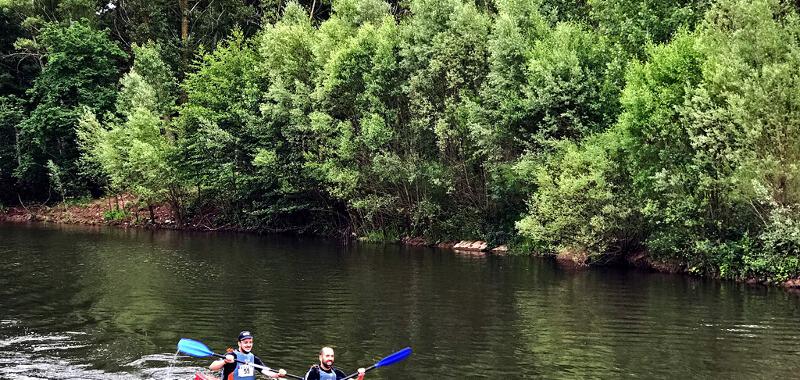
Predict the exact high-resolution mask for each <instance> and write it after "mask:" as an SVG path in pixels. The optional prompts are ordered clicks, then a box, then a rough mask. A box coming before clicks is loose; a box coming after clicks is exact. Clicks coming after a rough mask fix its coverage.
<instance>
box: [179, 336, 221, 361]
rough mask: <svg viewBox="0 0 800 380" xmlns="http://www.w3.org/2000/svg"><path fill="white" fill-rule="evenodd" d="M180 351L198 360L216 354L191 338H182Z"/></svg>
mask: <svg viewBox="0 0 800 380" xmlns="http://www.w3.org/2000/svg"><path fill="white" fill-rule="evenodd" d="M178 351H180V352H183V353H184V354H186V355H189V356H194V357H196V358H204V357H206V356H211V355H213V354H214V353H213V352H212V351H211V349H210V348H208V346H206V345H205V344H203V343H202V342H198V341H196V340H194V339H189V338H182V339H181V340H179V341H178Z"/></svg>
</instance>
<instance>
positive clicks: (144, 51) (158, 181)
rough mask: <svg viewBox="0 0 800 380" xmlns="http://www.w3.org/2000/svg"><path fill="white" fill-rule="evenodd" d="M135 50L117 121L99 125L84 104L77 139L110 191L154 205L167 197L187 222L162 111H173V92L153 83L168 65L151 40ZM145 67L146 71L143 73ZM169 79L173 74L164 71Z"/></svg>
mask: <svg viewBox="0 0 800 380" xmlns="http://www.w3.org/2000/svg"><path fill="white" fill-rule="evenodd" d="M134 51H136V52H137V56H136V60H135V63H134V67H133V69H132V70H131V71H130V72H129V73H127V74H125V76H124V77H123V78H122V79H121V80H120V84H121V87H122V89H121V91H120V95H119V100H118V102H117V112H118V114H119V115H120V118H119V119H112V120H109V121H108V122H106V123H101V122H100V121H98V119H97V118H96V117H95V115H94V113H93V112H92V111H91V110H90V109H88V108H86V109H85V110H84V113H83V115H82V117H81V120H80V129H79V131H78V137H79V139H80V146H81V148H82V150H83V151H84V153H85V156H84V159H85V160H87V161H89V162H91V163H94V164H97V165H99V166H100V167H101V168H102V171H103V173H105V175H106V176H107V177H108V179H109V185H110V188H111V190H112V191H127V192H131V193H133V194H135V195H137V196H139V197H140V198H141V199H142V200H143V201H144V202H145V203H147V204H148V206H150V213H151V214H150V217H151V220H152V221H153V222H155V217H154V215H153V209H152V206H153V205H154V204H155V203H157V202H161V201H164V200H166V201H167V202H168V203H169V204H170V206H171V208H172V211H173V215H174V216H175V220H176V221H177V223H178V224H179V225H180V224H182V222H183V213H182V207H183V206H182V201H183V199H184V198H185V195H184V193H185V191H184V189H183V186H182V184H181V182H180V180H179V177H178V176H177V171H176V165H175V162H174V161H173V159H174V156H175V155H174V152H175V149H176V148H175V143H174V140H175V137H174V134H172V133H170V129H169V124H168V122H167V121H168V120H167V119H166V118H165V117H164V116H165V115H164V114H163V113H162V112H164V111H165V110H169V106H170V105H171V102H172V101H174V93H169V92H165V91H166V90H167V89H168V88H169V86H168V85H167V86H164V84H163V83H160V82H157V83H159V85H160V86H162V88H161V89H160V90H162V91H159V90H157V89H156V88H154V86H153V85H151V84H150V83H152V82H156V81H157V80H158V79H159V78H158V76H155V77H150V78H147V77H145V76H143V75H142V73H144V74H150V75H156V74H161V73H160V72H159V71H158V70H154V69H157V68H161V69H164V68H165V66H164V63H163V62H162V61H161V60H160V58H159V57H158V50H157V47H156V46H155V45H153V44H149V45H145V46H142V47H138V46H137V47H134ZM139 71H141V72H142V73H140V72H139ZM166 76H167V77H168V78H171V76H170V75H168V73H167V75H166Z"/></svg>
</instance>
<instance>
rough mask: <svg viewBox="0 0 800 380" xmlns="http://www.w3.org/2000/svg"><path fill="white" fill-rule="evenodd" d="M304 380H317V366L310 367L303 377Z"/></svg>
mask: <svg viewBox="0 0 800 380" xmlns="http://www.w3.org/2000/svg"><path fill="white" fill-rule="evenodd" d="M303 379H304V380H319V369H317V366H311V368H310V369H309V370H308V372H306V375H305V376H304V377H303Z"/></svg>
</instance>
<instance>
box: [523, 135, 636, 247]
mask: <svg viewBox="0 0 800 380" xmlns="http://www.w3.org/2000/svg"><path fill="white" fill-rule="evenodd" d="M620 141H621V138H620V136H617V135H615V134H614V133H612V132H609V133H604V134H600V135H596V136H593V137H590V138H588V139H587V140H586V141H584V142H583V143H582V144H581V145H580V146H579V145H576V144H575V143H573V142H570V141H561V142H559V143H558V145H557V147H558V149H557V150H556V152H555V153H554V154H552V155H548V156H546V157H545V158H544V159H543V160H536V159H533V158H529V159H525V160H522V161H521V162H520V163H519V164H517V170H518V171H519V172H520V173H521V176H523V177H532V178H531V181H532V182H533V183H534V185H535V186H536V188H537V190H536V192H535V193H534V195H533V196H532V197H531V199H530V201H529V205H530V208H529V210H528V214H527V215H526V216H525V217H524V218H522V219H521V220H520V221H519V222H518V223H517V228H518V229H519V231H520V234H521V235H522V237H523V238H524V239H525V240H527V242H526V243H525V245H526V246H528V247H532V248H534V249H536V250H537V251H538V252H544V253H548V252H560V251H565V250H568V251H575V252H586V253H588V254H589V255H590V256H593V257H599V256H602V255H606V254H609V253H610V254H616V253H620V252H622V251H623V248H629V247H626V245H627V244H630V242H629V240H630V237H629V236H630V235H632V234H633V233H634V232H635V230H634V229H635V228H636V225H635V223H633V220H634V218H635V207H633V202H632V199H630V198H629V197H626V191H625V190H626V189H625V184H626V182H627V181H626V178H625V176H624V175H622V172H621V171H620V167H619V155H620V148H621V146H620Z"/></svg>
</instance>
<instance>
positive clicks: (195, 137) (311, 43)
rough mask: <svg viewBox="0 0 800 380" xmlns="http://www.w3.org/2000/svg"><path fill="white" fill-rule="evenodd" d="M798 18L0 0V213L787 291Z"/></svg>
mask: <svg viewBox="0 0 800 380" xmlns="http://www.w3.org/2000/svg"><path fill="white" fill-rule="evenodd" d="M798 10H800V3H797V2H791V1H779V0H715V1H712V0H701V1H696V0H695V1H689V0H674V1H664V0H634V1H630V0H578V1H563V0H561V1H559V0H494V1H490V0H476V1H475V2H472V1H463V0H405V1H397V2H395V1H392V2H389V3H387V2H384V1H382V0H332V1H331V0H302V1H301V2H294V1H289V2H283V1H281V0H277V1H271V2H266V1H236V0H210V1H209V0H199V1H198V0H177V1H166V0H155V1H150V0H147V1H146V0H109V1H93V0H61V1H59V0H51V1H44V0H28V1H24V0H0V24H1V26H0V28H2V33H0V66H1V67H2V71H0V208H2V207H9V206H13V205H19V204H21V203H22V204H24V203H26V202H40V203H41V202H49V203H51V204H55V203H60V202H80V201H81V200H86V199H90V198H91V197H100V196H104V195H114V194H123V193H124V194H133V195H135V196H136V197H137V199H139V200H140V202H141V204H140V205H137V206H136V207H143V208H147V207H150V208H151V209H152V206H153V205H155V204H162V205H163V204H167V205H169V206H170V208H171V210H172V212H173V214H174V216H175V219H176V220H177V221H178V223H182V222H184V221H188V220H192V218H197V217H198V216H201V215H202V216H204V217H211V218H213V223H216V224H218V225H222V224H233V225H237V226H242V227H246V228H250V229H255V230H260V231H270V232H274V231H292V232H298V233H313V234H326V235H334V234H339V235H342V236H357V237H358V238H361V239H364V240H371V241H396V240H398V239H400V238H402V237H406V236H414V237H424V238H427V239H429V240H431V241H435V240H437V239H483V240H486V241H489V242H490V243H492V244H510V245H511V246H512V247H513V248H514V250H516V251H518V252H535V253H539V254H557V253H563V252H574V253H576V254H580V255H585V256H586V257H588V260H589V261H590V262H607V261H611V260H615V259H616V258H619V257H622V256H624V255H629V254H631V253H641V252H644V253H646V254H647V255H648V256H649V257H651V258H652V259H653V260H661V261H665V262H679V263H682V265H684V267H685V268H686V270H688V271H689V272H692V273H698V274H705V275H711V276H718V277H722V278H737V279H745V278H758V279H762V280H767V281H781V280H785V279H788V278H792V277H796V276H798V274H800V168H798V165H800V17H798ZM120 212H121V213H122V214H123V215H124V213H125V212H126V211H125V210H120ZM111 215H116V214H111Z"/></svg>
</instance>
